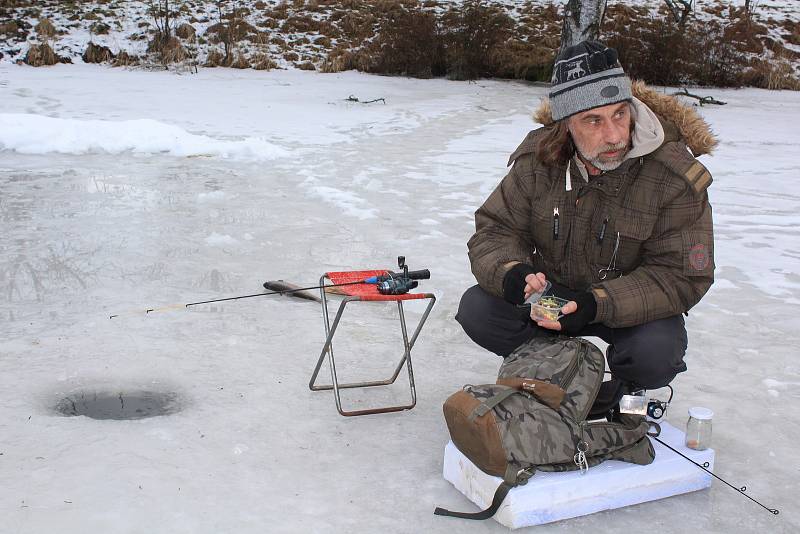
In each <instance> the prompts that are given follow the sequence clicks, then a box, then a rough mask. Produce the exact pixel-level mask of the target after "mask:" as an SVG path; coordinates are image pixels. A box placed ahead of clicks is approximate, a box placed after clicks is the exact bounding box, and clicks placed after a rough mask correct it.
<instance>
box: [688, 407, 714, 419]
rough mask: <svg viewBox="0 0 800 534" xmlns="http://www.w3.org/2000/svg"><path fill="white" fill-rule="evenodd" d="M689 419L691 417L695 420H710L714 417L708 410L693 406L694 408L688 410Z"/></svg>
mask: <svg viewBox="0 0 800 534" xmlns="http://www.w3.org/2000/svg"><path fill="white" fill-rule="evenodd" d="M689 417H693V418H695V419H711V418H712V417H714V412H712V411H711V410H710V409H709V408H703V407H701V406H695V407H694V408H689Z"/></svg>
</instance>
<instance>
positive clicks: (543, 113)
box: [533, 81, 718, 157]
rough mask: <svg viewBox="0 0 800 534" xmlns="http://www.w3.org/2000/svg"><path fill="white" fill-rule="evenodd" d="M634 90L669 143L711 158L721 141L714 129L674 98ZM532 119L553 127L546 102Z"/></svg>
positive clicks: (638, 85)
mask: <svg viewBox="0 0 800 534" xmlns="http://www.w3.org/2000/svg"><path fill="white" fill-rule="evenodd" d="M631 90H632V92H633V96H635V97H636V98H638V99H639V100H641V101H642V102H643V103H644V104H645V105H646V106H647V107H649V108H650V109H651V110H652V111H653V112H654V113H655V114H656V115H657V116H658V118H659V120H660V121H661V125H662V126H663V127H664V132H665V135H666V140H667V141H673V140H677V139H679V138H680V139H683V141H684V142H685V143H686V146H688V147H689V150H691V151H692V154H694V155H695V157H697V156H702V155H703V154H710V153H711V152H712V151H713V150H714V148H716V146H717V144H718V141H717V137H716V136H715V135H714V133H713V132H712V131H711V127H710V126H709V125H708V123H707V122H706V121H705V120H703V118H702V117H701V116H700V115H699V114H698V113H697V112H696V111H695V110H694V109H692V108H691V107H690V106H687V105H685V104H682V103H681V102H679V101H678V99H677V98H675V97H672V96H669V95H665V94H663V93H659V92H658V91H656V90H655V89H652V88H650V87H648V86H647V85H646V84H645V83H644V82H642V81H635V82H633V84H632V87H631ZM533 118H534V120H536V122H539V123H541V124H543V125H545V126H546V125H548V124H552V122H553V115H552V113H551V111H550V101H549V100H548V99H547V98H545V99H543V100H542V103H541V104H540V105H539V108H538V109H537V110H536V111H535V112H534V114H533Z"/></svg>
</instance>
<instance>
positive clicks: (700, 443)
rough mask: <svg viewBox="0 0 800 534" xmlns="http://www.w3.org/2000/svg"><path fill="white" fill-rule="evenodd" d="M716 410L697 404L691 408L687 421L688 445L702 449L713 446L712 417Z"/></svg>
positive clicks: (695, 448)
mask: <svg viewBox="0 0 800 534" xmlns="http://www.w3.org/2000/svg"><path fill="white" fill-rule="evenodd" d="M712 417H714V412H712V411H711V410H709V409H708V408H701V407H699V406H696V407H694V408H689V420H688V421H687V422H686V446H687V447H689V448H690V449H694V450H697V451H702V450H705V449H707V448H709V447H710V446H711V418H712Z"/></svg>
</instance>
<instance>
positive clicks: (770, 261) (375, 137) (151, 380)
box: [0, 64, 800, 533]
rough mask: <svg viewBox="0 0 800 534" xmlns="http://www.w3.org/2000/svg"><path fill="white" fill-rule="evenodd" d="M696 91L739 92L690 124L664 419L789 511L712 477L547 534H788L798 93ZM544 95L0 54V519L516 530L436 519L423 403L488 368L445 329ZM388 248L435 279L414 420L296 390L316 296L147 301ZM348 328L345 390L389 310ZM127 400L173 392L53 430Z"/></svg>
mask: <svg viewBox="0 0 800 534" xmlns="http://www.w3.org/2000/svg"><path fill="white" fill-rule="evenodd" d="M698 91H701V92H703V93H709V94H713V95H714V96H715V97H717V98H718V99H720V100H724V101H727V102H728V105H726V106H721V107H711V106H709V107H703V108H702V109H700V112H701V113H702V114H703V115H704V116H705V117H706V119H707V120H708V121H709V122H710V123H711V124H712V125H713V127H714V129H715V130H716V132H717V133H718V134H719V135H720V138H721V140H722V144H721V146H720V148H719V150H718V152H717V154H716V155H715V156H714V157H704V158H703V160H702V161H703V162H704V163H705V164H706V165H707V167H708V168H709V169H710V170H711V172H712V174H713V175H714V184H713V185H712V187H711V190H710V195H711V201H712V204H713V206H714V215H715V221H716V251H717V258H716V259H717V272H716V274H717V278H718V283H717V284H716V285H715V286H714V287H713V288H712V290H711V291H710V293H709V294H708V295H707V297H706V298H705V299H704V300H703V301H702V302H701V303H700V304H699V305H698V306H697V307H696V308H695V309H693V310H692V311H691V313H690V315H689V317H688V318H687V325H688V329H689V336H690V337H689V339H690V344H689V351H688V355H687V357H686V361H687V364H688V366H689V371H688V372H687V373H684V374H682V375H680V376H679V377H678V378H677V379H676V380H675V381H674V382H673V385H674V386H675V387H676V391H677V392H676V396H675V399H674V402H673V405H672V406H671V408H670V411H669V413H668V414H667V419H668V420H669V422H671V423H672V424H673V425H674V426H676V427H682V426H683V425H684V423H685V414H686V410H687V409H688V407H690V406H695V405H702V406H708V407H710V408H712V409H713V410H714V413H715V418H714V437H713V446H714V449H715V451H716V461H715V472H716V473H717V474H719V475H720V476H723V477H725V478H727V479H729V480H730V481H731V482H732V483H733V484H734V485H736V486H742V485H746V486H747V488H748V493H749V494H751V495H752V496H754V497H755V498H758V499H760V500H762V501H763V502H765V503H766V504H768V505H769V506H771V507H775V508H779V509H780V510H781V515H780V516H777V517H773V516H771V515H770V514H768V513H767V512H766V511H764V510H763V509H761V508H759V507H758V506H756V505H755V504H753V503H751V502H750V501H748V500H746V499H744V498H743V497H742V496H741V495H737V493H736V492H735V491H733V490H731V489H730V488H728V487H727V486H724V485H723V484H721V483H719V482H715V483H714V485H713V487H712V488H711V489H710V490H708V491H701V492H696V493H693V494H689V495H684V496H680V497H676V498H671V499H666V500H662V501H656V502H652V503H647V504H642V505H637V506H634V507H629V508H625V509H620V510H616V511H612V512H603V513H599V514H594V515H591V516H587V517H583V518H578V519H573V520H569V521H566V522H562V523H556V524H553V525H547V526H543V527H541V528H539V529H537V531H541V532H556V531H559V532H561V531H564V532H572V531H578V530H591V531H596V532H620V531H625V532H630V531H658V532H681V533H682V532H688V531H692V532H725V533H731V532H796V531H798V530H800V520H798V518H797V517H798V510H800V507H798V505H797V504H796V499H795V496H794V495H793V492H792V491H791V490H792V489H793V488H795V487H796V486H797V480H798V476H800V468H798V467H797V464H796V462H795V460H794V457H795V451H794V447H795V444H796V443H798V442H800V430H798V428H797V424H796V422H797V420H798V416H797V413H798V411H800V364H798V361H797V347H798V346H800V328H798V327H800V319H798V317H800V269H798V265H800V263H798V259H800V230H798V224H799V223H800V215H798V213H800V190H799V189H798V187H799V186H798V185H797V183H796V179H797V176H798V174H800V162H798V161H797V154H798V147H800V133H799V130H798V128H797V121H798V118H800V94H798V93H791V92H768V91H763V90H749V89H748V90H716V89H703V90H698ZM544 93H545V89H543V88H541V87H536V86H534V85H529V84H526V83H520V82H502V81H486V80H481V81H478V82H477V83H460V82H450V81H446V80H411V79H404V78H387V77H376V76H367V75H362V74H358V73H352V72H348V73H341V74H331V75H321V74H317V73H308V72H301V71H273V72H254V71H248V72H241V71H231V70H224V69H217V70H203V71H201V72H200V73H199V74H198V75H192V76H189V75H183V76H179V75H175V74H171V73H162V72H158V73H145V72H136V71H125V70H114V69H107V68H102V67H93V66H85V65H73V66H57V67H54V68H50V69H31V68H26V67H18V66H13V65H8V64H0V121H2V125H3V128H2V131H0V145H3V147H5V150H2V151H0V220H1V221H2V232H0V251H2V255H1V256H0V328H2V335H1V336H0V384H2V388H0V511H2V517H3V520H2V522H0V524H3V525H6V526H5V527H0V531H3V532H21V533H33V532H55V531H58V532H64V533H72V532H75V533H77V532H170V533H179V532H191V533H205V532H208V533H211V532H254V533H255V532H259V533H260V532H305V531H310V532H376V531H384V532H414V533H416V532H452V531H454V530H470V531H478V532H504V531H505V528H503V527H502V526H500V525H498V524H496V523H495V522H493V521H488V522H484V523H481V524H474V523H467V522H464V521H459V520H454V519H449V518H440V517H435V516H434V515H433V513H432V512H433V509H434V507H435V506H443V507H446V508H450V509H457V510H468V509H470V504H469V502H468V501H467V500H466V499H464V497H463V496H461V495H460V494H459V493H458V492H457V491H456V490H455V489H454V488H453V487H452V486H451V485H450V484H449V483H448V482H446V481H445V480H444V479H443V478H442V450H443V447H444V445H445V444H446V443H447V441H448V436H447V430H446V427H445V424H444V420H443V418H442V414H441V404H442V402H443V401H444V399H445V398H446V397H447V396H448V395H449V394H450V393H452V392H453V391H455V390H457V389H458V388H460V387H461V386H463V385H464V384H466V383H481V382H489V381H493V377H494V376H495V374H496V371H497V367H498V365H499V361H498V359H497V357H495V356H492V355H490V354H486V353H485V352H484V351H483V350H482V349H480V348H478V347H477V346H476V345H474V344H473V343H472V342H471V341H470V340H469V339H467V338H466V336H465V335H464V334H463V333H462V331H461V329H460V327H459V326H458V324H457V323H456V322H455V320H454V318H453V316H454V314H455V311H456V308H457V305H458V301H459V297H460V295H461V292H462V291H463V290H464V289H465V288H466V287H468V286H469V285H471V284H473V283H474V282H473V278H472V275H471V274H470V271H469V265H468V261H467V257H466V245H465V244H466V241H467V239H468V238H469V236H470V235H471V233H472V230H473V226H472V213H473V211H474V210H475V208H477V206H478V205H480V203H481V202H482V200H483V199H484V198H485V197H486V195H488V193H489V192H490V191H491V190H492V188H493V187H494V186H495V185H496V183H497V182H498V181H499V179H500V178H501V177H502V176H503V174H504V172H505V163H506V159H507V157H508V155H509V154H510V153H511V152H512V151H513V150H514V148H515V147H516V146H517V144H518V143H519V142H520V141H521V140H522V138H523V137H524V136H525V134H526V133H527V131H528V130H529V129H531V128H533V127H534V126H535V125H534V124H533V122H532V120H530V119H529V118H528V117H530V114H531V111H532V109H533V108H534V107H535V106H536V104H537V102H538V100H539V97H541V96H542V95H543V94H544ZM349 95H355V96H357V97H358V98H360V99H362V100H369V99H373V98H379V97H383V98H385V99H386V104H385V105H384V104H382V103H375V104H369V105H364V104H358V103H353V102H348V101H346V99H347V97H348V96H349ZM15 121H16V122H15ZM48 121H49V122H48ZM36 125H45V127H38V128H37V127H35V126H36ZM170 136H172V137H170ZM247 140H258V143H259V144H258V148H257V149H253V147H250V148H247V149H245V147H246V146H248V145H247ZM26 146H27V147H29V148H28V149H25V148H24V147H26ZM187 147H188V148H187ZM237 147H238V148H237ZM251 149H252V150H251ZM261 149H263V152H260V150H261ZM32 152H33V153H32ZM256 152H257V153H259V154H263V155H268V157H261V158H256V157H254V154H255V153H256ZM398 255H405V256H406V259H407V261H408V263H409V265H410V267H411V268H412V269H421V268H429V269H430V270H431V272H432V275H433V277H432V279H431V280H430V281H425V282H423V284H422V287H423V288H425V289H426V290H430V291H432V292H434V293H435V294H436V295H437V296H438V297H439V300H438V302H437V304H436V306H435V307H434V310H433V313H432V315H431V317H430V319H429V324H428V325H427V326H426V328H425V329H424V330H423V332H422V334H421V336H420V338H419V341H418V343H417V345H416V347H415V349H414V364H415V365H414V371H415V376H416V379H417V392H418V399H419V400H418V404H417V407H416V408H415V409H414V410H412V411H410V412H404V413H398V414H389V415H382V416H369V417H360V418H343V417H340V416H339V415H338V414H337V413H336V410H335V407H334V403H333V399H332V396H331V395H330V393H329V392H311V391H309V390H308V387H307V382H308V379H309V377H310V374H311V371H312V369H313V365H314V362H315V361H316V358H317V355H318V354H319V350H320V348H321V344H322V340H323V328H322V324H321V323H322V321H321V317H320V315H321V314H320V310H319V309H318V308H317V307H316V306H317V305H315V304H313V303H310V302H306V301H299V300H294V299H288V298H275V297H263V298H253V299H248V300H242V301H236V302H223V303H218V304H214V305H208V306H197V307H193V308H189V309H186V310H172V311H164V312H162V313H151V314H148V315H145V314H143V313H140V311H141V310H144V309H145V308H148V307H160V306H165V305H169V304H173V303H187V302H194V301H201V300H207V299H213V298H221V297H227V296H233V295H238V294H250V293H258V292H259V291H261V289H262V288H261V284H262V282H264V281H265V280H268V279H285V280H287V281H291V282H295V283H302V284H309V285H311V284H314V283H315V282H316V281H317V280H318V278H319V276H320V275H321V274H322V273H323V272H325V271H335V270H346V269H355V268H369V267H382V268H393V267H394V266H395V264H394V262H395V261H396V257H397V256H398ZM131 310H133V311H136V313H129V314H125V312H128V311H131ZM116 313H120V317H117V318H115V319H112V320H109V315H110V314H116ZM348 314H352V315H351V316H350V320H349V321H347V320H346V321H345V322H344V323H343V325H342V330H341V331H340V333H339V334H338V336H341V337H340V338H339V340H338V341H337V359H338V360H339V361H340V367H341V368H340V369H337V370H338V371H339V373H340V375H343V376H342V379H347V380H350V379H355V380H358V379H367V378H378V377H382V375H388V374H390V373H391V370H392V369H393V366H394V364H395V363H396V359H395V358H396V357H398V356H399V354H398V351H397V349H398V347H399V332H398V330H399V329H398V328H397V325H396V324H395V323H394V322H393V321H394V318H393V315H392V309H391V308H390V307H389V308H384V307H382V306H380V305H375V307H372V306H369V305H361V306H360V307H359V306H358V305H355V306H353V307H352V310H348ZM407 315H408V316H409V320H410V321H411V322H414V321H415V320H416V319H418V318H419V311H418V310H417V309H412V310H411V311H409V312H408V314H407ZM346 319H347V316H346ZM376 375H377V376H376ZM323 376H324V375H323ZM134 389H141V390H154V391H164V392H174V393H176V394H177V395H178V397H179V399H180V403H181V411H180V412H179V413H177V414H175V415H170V416H165V417H156V418H149V419H140V420H133V421H98V420H92V419H87V418H85V417H63V416H60V415H57V414H56V413H54V406H55V405H56V404H57V403H58V401H59V400H60V399H62V398H63V397H64V396H65V395H68V394H69V393H71V392H74V391H79V390H83V391H92V390H97V391H130V390H134ZM405 393H406V391H405V390H404V389H403V384H399V385H398V386H397V387H395V388H392V389H391V390H390V391H389V392H382V391H377V390H373V391H348V392H346V394H345V402H346V403H349V405H350V406H352V407H366V406H368V405H369V403H371V402H381V401H390V400H397V401H403V400H405V397H404V394H405Z"/></svg>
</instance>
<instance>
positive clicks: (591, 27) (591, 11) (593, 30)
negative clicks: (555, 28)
mask: <svg viewBox="0 0 800 534" xmlns="http://www.w3.org/2000/svg"><path fill="white" fill-rule="evenodd" d="M606 2H607V0H567V7H566V11H565V12H564V25H563V26H562V27H561V48H560V49H559V51H558V53H559V54H560V53H561V52H563V51H564V49H566V48H568V47H570V46H574V45H576V44H578V43H580V42H581V41H586V40H587V39H591V40H597V38H598V36H599V35H600V25H601V24H602V23H603V16H604V15H605V14H606Z"/></svg>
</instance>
